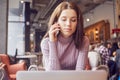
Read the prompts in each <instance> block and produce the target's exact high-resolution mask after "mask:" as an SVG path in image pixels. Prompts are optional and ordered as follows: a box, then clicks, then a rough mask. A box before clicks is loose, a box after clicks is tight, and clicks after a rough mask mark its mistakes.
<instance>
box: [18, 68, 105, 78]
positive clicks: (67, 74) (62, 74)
mask: <svg viewBox="0 0 120 80" xmlns="http://www.w3.org/2000/svg"><path fill="white" fill-rule="evenodd" d="M16 80H107V72H106V71H105V70H97V71H90V70H83V71H67V70H65V71H18V72H17V74H16Z"/></svg>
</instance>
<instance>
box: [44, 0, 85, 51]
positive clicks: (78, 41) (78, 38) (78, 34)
mask: <svg viewBox="0 0 120 80" xmlns="http://www.w3.org/2000/svg"><path fill="white" fill-rule="evenodd" d="M65 9H73V10H75V12H76V13H77V27H76V31H75V32H74V34H73V40H74V43H75V46H76V48H77V49H81V47H82V46H81V45H82V43H83V36H84V30H83V16H82V13H81V10H80V9H79V7H78V6H77V4H75V3H73V2H66V1H65V2H61V3H60V4H59V5H58V6H57V7H56V8H55V10H54V11H53V13H52V15H51V17H50V20H49V23H48V31H49V29H50V27H51V25H53V24H54V23H55V22H57V21H58V18H59V16H60V14H61V12H62V11H63V10H65ZM48 31H47V33H46V34H45V36H44V38H45V37H49V35H48Z"/></svg>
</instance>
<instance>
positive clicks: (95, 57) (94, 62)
mask: <svg viewBox="0 0 120 80" xmlns="http://www.w3.org/2000/svg"><path fill="white" fill-rule="evenodd" d="M88 59H89V62H90V66H91V68H92V69H94V68H96V67H97V66H98V64H99V62H100V61H101V59H100V54H99V53H97V52H96V51H89V52H88Z"/></svg>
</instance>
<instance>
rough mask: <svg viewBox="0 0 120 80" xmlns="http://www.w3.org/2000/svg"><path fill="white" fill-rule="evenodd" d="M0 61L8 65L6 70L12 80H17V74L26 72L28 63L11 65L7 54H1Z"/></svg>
mask: <svg viewBox="0 0 120 80" xmlns="http://www.w3.org/2000/svg"><path fill="white" fill-rule="evenodd" d="M0 60H1V62H2V63H4V64H5V65H6V67H5V70H6V72H7V73H8V76H9V78H10V80H16V72H17V71H21V70H26V63H25V62H21V63H16V64H10V59H9V56H8V55H7V54H0Z"/></svg>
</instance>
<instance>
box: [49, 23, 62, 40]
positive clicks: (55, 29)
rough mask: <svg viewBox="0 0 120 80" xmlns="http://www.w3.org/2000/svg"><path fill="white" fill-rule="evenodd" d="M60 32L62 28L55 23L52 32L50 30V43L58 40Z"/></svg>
mask: <svg viewBox="0 0 120 80" xmlns="http://www.w3.org/2000/svg"><path fill="white" fill-rule="evenodd" d="M59 30H60V26H59V24H58V23H55V24H53V25H52V26H51V27H50V30H49V38H50V41H53V42H54V41H56V40H57V34H58V33H59Z"/></svg>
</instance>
